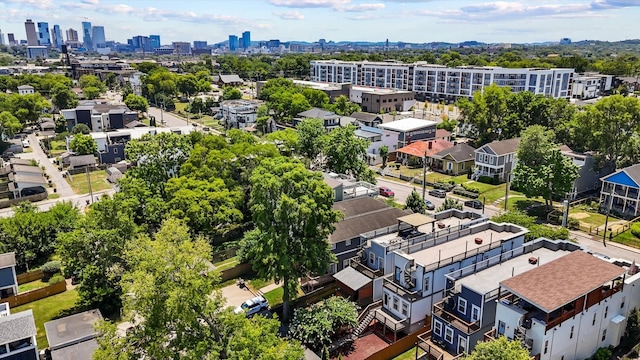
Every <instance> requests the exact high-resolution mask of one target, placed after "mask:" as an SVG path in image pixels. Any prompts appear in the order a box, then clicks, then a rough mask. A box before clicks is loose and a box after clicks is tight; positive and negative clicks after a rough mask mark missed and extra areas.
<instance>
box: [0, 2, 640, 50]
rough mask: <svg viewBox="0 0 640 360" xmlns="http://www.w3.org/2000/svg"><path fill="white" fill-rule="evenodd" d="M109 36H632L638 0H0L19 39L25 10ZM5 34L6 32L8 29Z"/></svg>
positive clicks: (0, 19)
mask: <svg viewBox="0 0 640 360" xmlns="http://www.w3.org/2000/svg"><path fill="white" fill-rule="evenodd" d="M27 18H30V19H33V21H34V22H40V21H46V22H48V23H49V26H50V27H53V25H54V24H59V25H60V26H61V27H62V29H63V30H66V29H68V28H70V27H71V28H74V29H76V30H78V29H80V23H81V22H82V21H85V19H84V18H88V19H89V21H91V22H92V24H94V25H103V26H104V27H105V34H106V37H107V39H108V40H116V41H120V42H126V39H127V38H130V37H131V36H134V35H148V34H160V36H161V39H162V43H163V44H167V43H170V42H172V41H193V40H206V41H208V42H209V43H216V42H220V41H223V40H225V39H227V38H228V35H229V34H237V35H241V33H242V31H245V30H249V31H251V38H252V40H254V41H255V40H268V39H280V40H282V41H288V40H301V41H317V40H318V39H320V38H324V39H326V40H334V41H339V40H345V41H355V40H362V41H384V40H385V39H387V38H388V39H389V41H392V42H394V41H405V42H419V43H423V42H431V41H448V42H461V41H465V40H478V41H484V42H494V43H498V42H537V41H557V40H559V39H560V38H562V37H570V38H572V39H573V40H574V41H575V40H583V39H596V40H610V41H615V40H624V39H629V38H638V37H640V35H639V34H638V29H640V26H639V25H638V20H637V19H639V18H640V0H527V1H524V0H502V1H489V0H486V1H485V0H477V1H455V0H155V1H148V0H119V1H118V0H0V29H1V30H2V32H3V33H4V34H7V33H11V32H13V33H15V34H16V38H18V39H26V34H25V30H24V21H25V19H27ZM5 39H6V35H5Z"/></svg>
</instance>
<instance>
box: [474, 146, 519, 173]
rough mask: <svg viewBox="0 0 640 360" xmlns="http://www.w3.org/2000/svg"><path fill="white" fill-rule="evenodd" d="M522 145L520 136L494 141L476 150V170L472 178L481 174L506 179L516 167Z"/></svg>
mask: <svg viewBox="0 0 640 360" xmlns="http://www.w3.org/2000/svg"><path fill="white" fill-rule="evenodd" d="M518 146H520V138H514V139H508V140H500V141H493V142H490V143H488V144H485V145H482V146H481V147H479V148H477V149H476V150H475V171H474V173H473V174H472V176H471V178H472V179H474V180H477V179H478V178H479V177H480V176H488V177H491V178H497V179H498V180H499V181H503V182H504V181H506V180H507V175H510V174H511V173H512V172H513V169H514V168H515V167H516V151H517V150H518Z"/></svg>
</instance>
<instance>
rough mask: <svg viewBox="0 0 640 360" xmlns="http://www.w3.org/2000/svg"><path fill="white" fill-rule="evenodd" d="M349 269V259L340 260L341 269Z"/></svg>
mask: <svg viewBox="0 0 640 360" xmlns="http://www.w3.org/2000/svg"><path fill="white" fill-rule="evenodd" d="M348 267H349V259H344V260H342V268H343V269H346V268H348Z"/></svg>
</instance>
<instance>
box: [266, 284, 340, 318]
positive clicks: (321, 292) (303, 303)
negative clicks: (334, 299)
mask: <svg viewBox="0 0 640 360" xmlns="http://www.w3.org/2000/svg"><path fill="white" fill-rule="evenodd" d="M337 290H338V285H336V283H335V281H333V282H331V283H329V284H327V285H326V286H324V287H322V288H320V289H317V290H314V291H312V292H310V293H308V294H305V295H303V296H300V297H299V298H297V299H294V300H291V307H290V309H289V310H290V311H293V309H294V308H296V307H307V306H309V305H311V304H315V303H317V302H319V301H320V300H323V299H326V298H328V297H329V296H331V295H335V294H336V291H337ZM271 311H272V312H273V313H275V314H277V315H278V317H279V318H280V319H282V304H278V305H276V306H274V307H273V308H272V309H271Z"/></svg>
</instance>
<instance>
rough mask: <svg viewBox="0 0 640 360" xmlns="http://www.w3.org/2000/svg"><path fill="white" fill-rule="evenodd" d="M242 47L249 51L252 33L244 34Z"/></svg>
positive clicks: (246, 32)
mask: <svg viewBox="0 0 640 360" xmlns="http://www.w3.org/2000/svg"><path fill="white" fill-rule="evenodd" d="M242 47H243V48H245V49H248V48H250V47H251V32H250V31H245V32H243V33H242Z"/></svg>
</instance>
